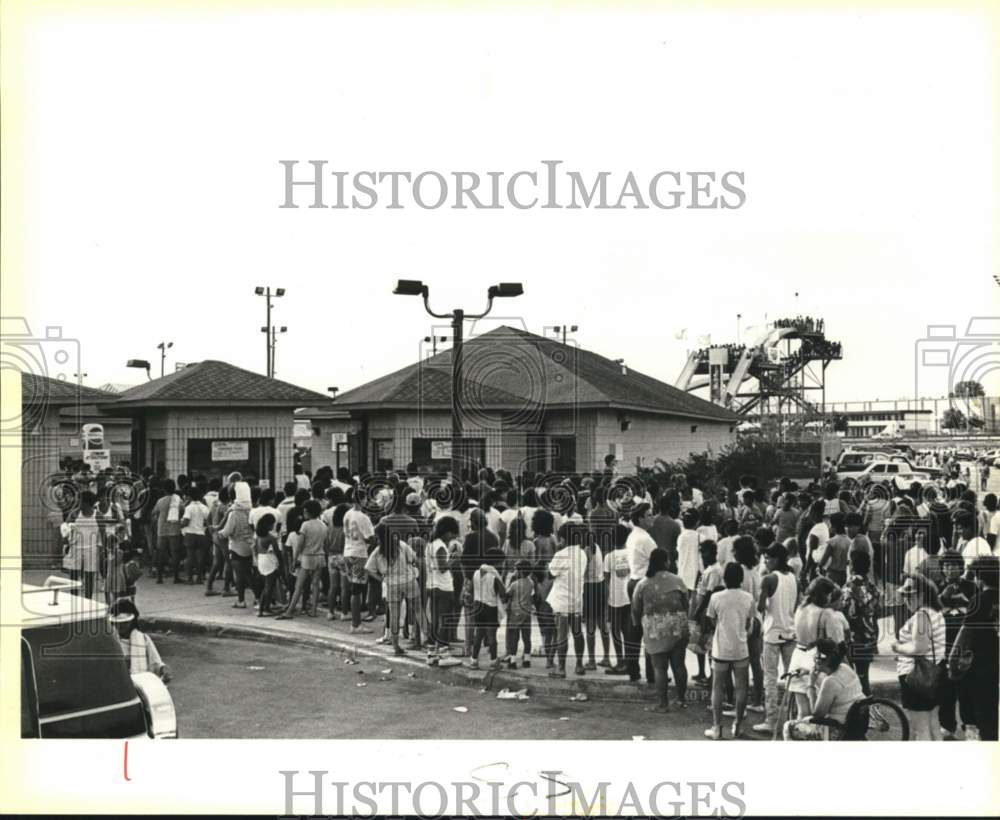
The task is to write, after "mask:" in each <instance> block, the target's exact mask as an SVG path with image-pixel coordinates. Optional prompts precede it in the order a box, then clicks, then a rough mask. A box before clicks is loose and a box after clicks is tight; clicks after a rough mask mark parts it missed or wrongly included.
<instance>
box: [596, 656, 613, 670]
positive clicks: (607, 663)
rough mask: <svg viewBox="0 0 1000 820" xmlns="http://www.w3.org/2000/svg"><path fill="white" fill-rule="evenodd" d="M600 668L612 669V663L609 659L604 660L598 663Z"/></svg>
mask: <svg viewBox="0 0 1000 820" xmlns="http://www.w3.org/2000/svg"><path fill="white" fill-rule="evenodd" d="M597 665H598V666H603V667H604V668H605V669H610V668H611V661H610V660H609V659H608V658H602V659H601V660H599V661H598V662H597Z"/></svg>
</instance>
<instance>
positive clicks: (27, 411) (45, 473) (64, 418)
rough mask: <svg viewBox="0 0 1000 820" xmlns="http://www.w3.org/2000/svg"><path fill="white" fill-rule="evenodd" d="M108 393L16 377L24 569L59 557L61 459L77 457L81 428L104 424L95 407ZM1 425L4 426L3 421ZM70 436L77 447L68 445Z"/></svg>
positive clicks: (103, 402)
mask: <svg viewBox="0 0 1000 820" xmlns="http://www.w3.org/2000/svg"><path fill="white" fill-rule="evenodd" d="M115 398H116V397H115V395H114V394H113V393H108V392H105V391H103V390H95V389H94V388H92V387H84V386H82V385H78V384H76V383H75V382H69V381H61V380H59V379H50V378H48V377H46V376H36V375H34V374H32V373H22V374H21V417H20V419H19V420H18V422H17V424H11V425H10V427H9V429H10V430H12V431H13V430H20V435H21V557H22V560H23V562H24V566H25V567H28V568H30V567H33V566H35V565H36V564H37V565H38V566H48V565H49V564H50V563H51V562H52V560H53V558H55V557H58V556H59V555H60V542H59V525H60V524H61V523H62V514H61V512H60V494H61V492H62V489H63V487H64V486H65V484H64V481H63V476H64V473H63V471H62V470H61V469H60V461H61V459H63V458H65V457H72V458H73V459H74V460H75V459H79V458H80V456H81V450H80V447H79V441H78V439H79V436H80V431H81V428H82V426H83V424H85V423H87V422H103V421H104V416H102V415H101V414H100V413H99V411H98V408H99V407H103V406H104V405H106V404H108V403H109V402H111V401H113V400H114V399H115ZM5 427H7V424H6V423H5ZM74 436H75V437H76V438H77V445H76V446H75V447H73V446H71V445H72V440H73V438H74Z"/></svg>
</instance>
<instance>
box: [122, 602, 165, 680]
mask: <svg viewBox="0 0 1000 820" xmlns="http://www.w3.org/2000/svg"><path fill="white" fill-rule="evenodd" d="M110 620H111V623H112V624H113V625H114V627H115V629H116V630H117V631H118V643H119V644H120V645H121V648H122V652H123V653H124V655H125V663H126V664H127V665H128V671H129V674H132V675H136V674H138V673H139V672H152V673H153V674H154V675H157V676H158V677H159V678H160V680H162V681H163V682H164V683H170V669H169V667H168V666H167V665H166V664H165V663H164V662H163V661H162V659H161V658H160V653H159V652H157V650H156V645H155V644H154V643H153V639H152V638H150V637H149V636H148V635H147V634H146V633H145V632H141V631H139V630H138V629H137V628H136V625H137V623H138V621H139V610H138V609H137V608H136V605H135V603H133V602H132V601H131V600H130V599H128V598H120V599H119V600H117V601H115V603H114V605H112V607H111V610H110Z"/></svg>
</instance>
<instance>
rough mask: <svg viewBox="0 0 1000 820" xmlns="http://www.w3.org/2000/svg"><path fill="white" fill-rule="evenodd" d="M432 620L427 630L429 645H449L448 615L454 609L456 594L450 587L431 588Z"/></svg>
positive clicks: (429, 591) (431, 646)
mask: <svg viewBox="0 0 1000 820" xmlns="http://www.w3.org/2000/svg"><path fill="white" fill-rule="evenodd" d="M427 592H428V593H429V595H430V599H431V622H430V628H429V629H428V630H427V646H428V647H429V648H431V649H433V648H434V647H437V646H447V645H448V623H447V619H448V616H449V615H450V614H451V612H452V610H453V609H454V605H453V603H452V602H453V600H454V596H453V595H452V593H451V590H449V589H429V590H427Z"/></svg>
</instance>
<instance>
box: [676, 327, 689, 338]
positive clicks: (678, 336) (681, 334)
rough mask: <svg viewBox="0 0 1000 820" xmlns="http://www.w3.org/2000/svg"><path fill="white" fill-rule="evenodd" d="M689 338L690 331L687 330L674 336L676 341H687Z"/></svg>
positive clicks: (679, 331)
mask: <svg viewBox="0 0 1000 820" xmlns="http://www.w3.org/2000/svg"><path fill="white" fill-rule="evenodd" d="M687 337H688V329H687V328H684V329H683V330H678V331H677V332H676V333H675V334H674V338H675V339H686V338H687Z"/></svg>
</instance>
